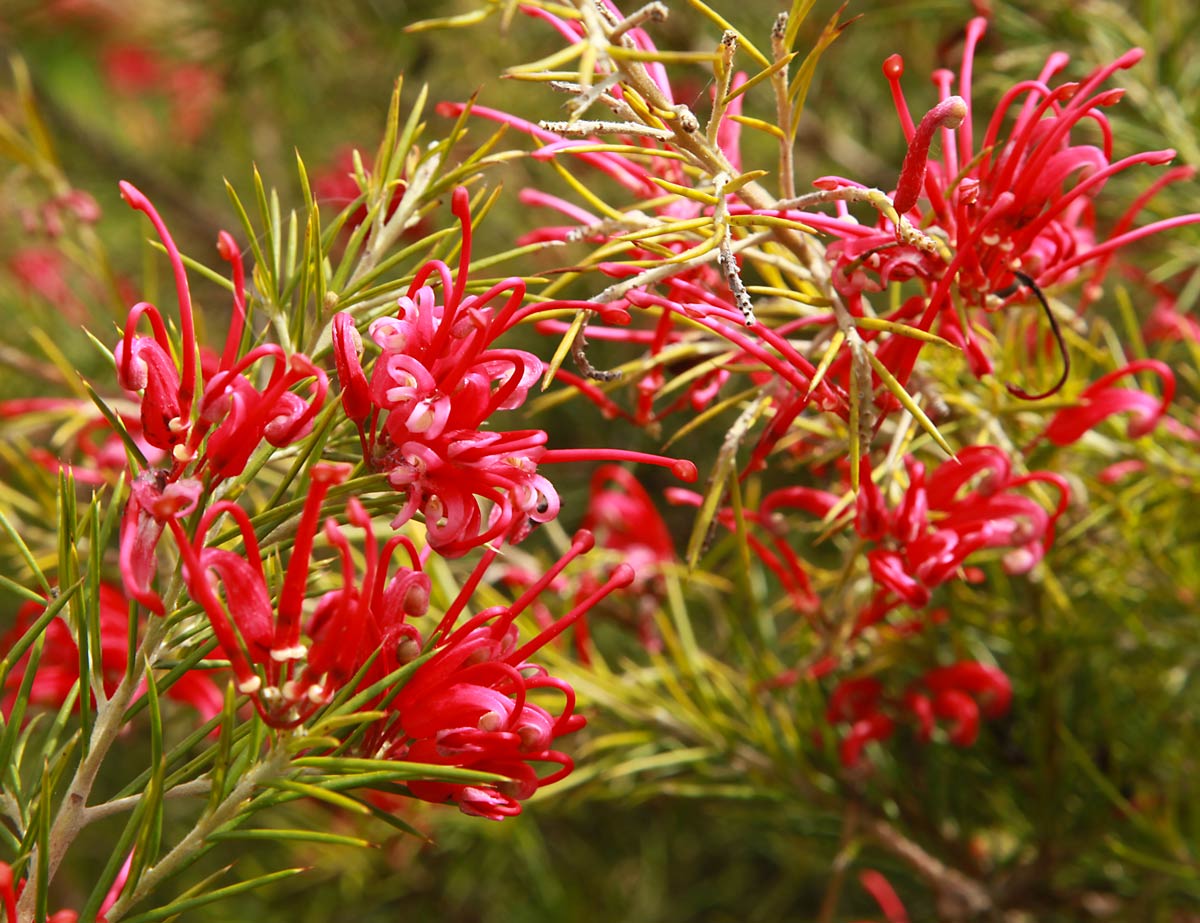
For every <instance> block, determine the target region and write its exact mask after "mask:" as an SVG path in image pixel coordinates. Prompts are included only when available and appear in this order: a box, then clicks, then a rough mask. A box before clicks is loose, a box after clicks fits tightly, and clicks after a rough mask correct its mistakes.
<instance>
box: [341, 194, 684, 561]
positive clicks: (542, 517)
mask: <svg viewBox="0 0 1200 923" xmlns="http://www.w3.org/2000/svg"><path fill="white" fill-rule="evenodd" d="M452 209H453V212H454V214H455V216H456V217H457V218H458V219H459V222H460V223H461V226H462V250H461V254H460V257H459V266H458V272H457V274H453V275H452V273H451V271H450V268H449V267H448V266H447V265H446V264H445V263H443V262H441V261H440V260H433V261H430V262H429V263H426V264H425V265H424V266H423V267H422V268H421V269H420V270H419V271H418V272H417V274H416V277H415V278H414V279H413V282H412V284H411V285H410V286H409V290H408V294H407V295H405V296H403V297H402V298H401V299H400V302H399V307H400V310H399V313H398V314H397V315H396V316H395V317H384V318H380V319H378V320H376V321H374V322H372V324H371V326H370V336H371V338H372V339H373V340H374V341H375V343H376V345H378V346H379V348H380V350H381V352H380V355H379V356H378V357H377V358H376V359H375V361H374V368H373V371H372V373H371V376H370V378H369V379H368V378H367V375H366V372H365V371H364V370H363V368H362V364H361V357H362V351H363V350H362V338H361V335H360V334H359V332H358V331H357V329H356V328H355V326H354V321H353V318H352V317H351V316H350V315H349V314H348V313H346V312H342V313H340V314H338V315H336V316H335V317H334V319H333V345H334V358H335V361H336V363H337V370H338V378H339V380H340V382H341V385H342V406H343V409H344V410H345V411H346V414H347V416H349V417H350V418H351V419H352V420H354V422H355V424H356V425H357V426H358V431H359V440H360V443H361V447H362V452H363V458H364V460H365V461H366V462H367V463H368V464H369V465H370V466H371V467H372V468H374V469H375V470H378V471H383V472H385V473H386V474H387V478H388V481H389V483H390V484H391V485H392V486H393V487H395V488H396V489H397V490H401V491H403V492H404V494H405V502H404V505H403V506H402V507H401V509H400V512H399V513H398V514H397V515H396V517H395V519H394V520H393V526H394V527H399V526H401V525H403V524H404V523H405V522H407V521H408V520H410V519H411V518H412V517H413V516H414V515H416V514H417V513H418V512H420V513H421V514H422V516H423V517H424V520H425V525H426V528H427V530H428V535H429V543H430V545H431V547H433V548H434V549H435V550H436V551H438V553H440V554H442V555H445V556H447V557H456V556H460V555H462V554H465V553H466V552H467V551H469V550H470V549H471V548H475V547H478V546H480V545H483V544H485V543H487V542H490V541H493V540H507V541H519V540H520V539H521V538H522V537H523V536H524V535H525V534H526V533H527V532H528V530H529V527H530V524H531V523H533V522H547V521H549V520H550V519H553V518H554V517H555V516H556V515H557V513H558V503H559V501H558V494H557V492H556V491H555V489H554V487H553V485H552V484H551V483H550V482H549V481H548V480H547V479H546V478H545V477H544V476H542V475H541V474H540V473H539V471H538V466H539V464H540V463H544V462H553V461H581V460H585V459H587V458H610V459H614V460H616V459H629V460H634V461H648V462H651V463H653V464H660V465H666V466H670V467H672V468H673V470H675V471H676V473H678V474H679V475H680V476H681V477H684V478H686V479H689V480H691V479H694V477H695V466H694V465H692V464H691V463H690V462H682V461H675V460H671V459H664V458H661V457H659V456H652V455H646V454H644V453H637V452H626V451H622V450H617V449H612V450H606V451H596V452H589V451H585V450H557V451H555V450H548V449H546V448H545V442H546V434H545V433H544V432H542V431H541V430H516V431H509V432H504V431H500V430H496V429H485V427H486V426H488V425H489V423H490V422H491V418H492V416H493V414H495V413H498V412H500V411H504V410H512V409H515V408H517V407H519V406H521V404H522V403H523V402H524V400H525V397H526V395H527V394H528V392H529V389H530V387H531V386H532V385H533V383H534V382H535V381H537V379H538V377H539V376H540V375H541V374H542V372H543V365H542V363H541V360H539V359H538V358H537V357H535V356H534V355H532V354H531V353H527V352H524V351H523V350H518V349H504V348H497V347H494V346H493V345H492V344H493V343H494V342H495V340H496V339H497V338H498V337H499V336H500V335H501V334H503V333H504V332H506V331H507V330H509V329H510V328H511V327H512V326H513V325H515V324H516V323H518V322H520V321H521V320H523V319H524V318H525V317H527V316H529V315H530V314H531V313H535V312H536V311H539V310H544V309H545V307H546V306H545V305H532V306H526V307H522V302H523V300H524V298H525V285H524V283H523V282H522V280H520V279H518V278H511V279H505V280H503V281H502V282H499V283H497V284H496V285H494V286H492V287H491V288H490V289H488V290H487V291H486V292H484V293H482V294H480V295H467V294H466V286H467V270H468V267H469V264H470V258H471V223H470V209H469V201H468V197H467V191H466V190H465V189H463V188H461V187H460V188H458V189H456V190H455V192H454V195H453V200H452ZM435 276H436V278H437V279H438V281H440V283H441V297H440V302H439V297H438V293H437V292H435V290H434V288H433V286H432V285H430V284H429V280H430V279H431V277H435ZM501 296H504V297H505V300H504V303H503V304H502V305H501V306H500V307H499V308H493V307H491V306H490V305H491V302H492V301H494V300H496V299H497V298H500V297H501ZM481 500H486V501H490V504H491V508H490V511H489V512H488V513H487V515H486V517H485V513H484V509H483V507H482V506H481V505H480V501H481Z"/></svg>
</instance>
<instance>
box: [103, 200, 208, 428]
mask: <svg viewBox="0 0 1200 923" xmlns="http://www.w3.org/2000/svg"><path fill="white" fill-rule="evenodd" d="M118 186H119V188H120V190H121V198H122V199H124V200H125V201H126V202H127V203H129V206H130V207H131V208H133V209H134V210H135V211H140V212H142V213H143V214H144V215H145V216H146V217H147V218H149V219H150V223H151V224H153V225H154V230H155V231H156V232H157V233H158V236H159V239H160V240H161V241H162V244H163V247H164V248H165V249H166V251H167V258H168V259H169V260H170V261H171V270H172V272H173V273H174V276H175V293H176V296H177V297H178V299H179V320H180V329H181V332H182V334H183V355H182V358H183V373H182V375H181V376H180V379H181V380H180V385H179V402H180V405H181V406H182V408H183V414H184V419H185V420H186V419H187V418H188V417H189V416H190V415H191V409H192V399H193V397H194V396H195V394H196V389H197V386H198V385H197V374H196V372H197V370H196V331H195V323H194V318H193V316H192V295H191V291H190V289H189V288H188V280H187V272H186V270H185V269H184V266H183V256H182V255H181V254H180V252H179V248H178V247H177V246H175V240H174V238H172V237H171V232H170V231H168V230H167V225H166V222H165V221H163V219H162V216H161V215H160V214H159V213H158V210H157V209H156V208H155V207H154V205H153V204H151V202H150V200H149V199H148V198H146V196H145V195H144V194H143V193H142V191H141V190H140V189H138V188H137V187H136V186H134V185H133V184H132V183H130V182H128V181H127V180H121V182H120V183H119V184H118Z"/></svg>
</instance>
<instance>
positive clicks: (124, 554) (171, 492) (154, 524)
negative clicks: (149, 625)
mask: <svg viewBox="0 0 1200 923" xmlns="http://www.w3.org/2000/svg"><path fill="white" fill-rule="evenodd" d="M202 493H203V487H202V485H201V484H200V482H199V481H197V480H195V479H193V478H180V479H178V480H175V481H171V480H170V479H169V478H168V476H167V473H166V472H165V471H163V470H161V469H154V470H151V471H143V472H142V473H141V474H139V475H138V476H137V477H136V478H134V481H133V483H132V484H131V485H130V487H129V500H128V502H127V503H126V504H125V513H124V515H123V516H122V517H121V537H120V560H121V580H122V581H123V582H124V584H125V592H127V593H128V594H129V595H130V597H132V598H133V599H135V600H137V601H138V602H139V603H141V604H142V605H143V606H145V607H146V608H147V609H149V610H150V611H151V612H153V613H155V614H156V615H163V614H165V611H166V610H165V609H164V606H163V601H162V598H161V597H160V596H159V595H158V593H157V592H155V590H154V588H153V582H154V577H155V575H156V574H157V573H158V554H157V551H158V540H159V539H160V538H162V534H163V530H164V529H165V528H166V526H167V523H169V522H176V521H177V520H178V519H179V518H180V517H182V516H187V515H188V514H190V513H191V512H193V511H194V510H195V509H196V506H197V505H198V504H199V502H200V497H201V495H202Z"/></svg>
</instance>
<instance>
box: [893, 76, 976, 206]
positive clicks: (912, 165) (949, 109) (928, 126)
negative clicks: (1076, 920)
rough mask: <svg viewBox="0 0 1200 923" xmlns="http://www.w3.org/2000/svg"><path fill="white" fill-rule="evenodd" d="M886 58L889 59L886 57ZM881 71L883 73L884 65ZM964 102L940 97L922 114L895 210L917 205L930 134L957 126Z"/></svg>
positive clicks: (898, 187) (963, 114)
mask: <svg viewBox="0 0 1200 923" xmlns="http://www.w3.org/2000/svg"><path fill="white" fill-rule="evenodd" d="M889 60H890V59H889ZM884 73H885V74H886V73H887V69H886V66H885V69H884ZM967 113H968V110H967V104H966V101H965V100H964V99H963V98H962V97H961V96H951V97H949V98H947V99H944V100H942V101H941V102H940V103H938V104H937V105H936V106H934V107H933V108H932V109H930V110H929V111H928V112H926V113H925V116H924V118H922V119H921V124H919V125H918V126H917V130H916V133H915V134H914V135H913V138H912V140H911V141H910V142H909V145H908V153H907V154H905V155H904V164H903V165H902V166H901V168H900V181H899V183H897V185H896V195H895V197H894V198H893V204H894V205H895V207H896V211H897V212H899V213H900V214H901V215H903V214H904V213H905V212H906V211H908V210H909V209H911V208H912V207H913V206H914V205H916V204H917V198H918V197H919V196H920V194H921V187H922V186H923V185H924V184H925V169H926V166H927V164H928V162H929V146H930V144H932V143H933V135H934V132H936V131H937V130H938V129H939V128H949V129H954V128H958V127H959V126H960V125H961V124H962V123H963V120H964V119H965V118H966V117H967Z"/></svg>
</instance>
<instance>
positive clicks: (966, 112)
mask: <svg viewBox="0 0 1200 923" xmlns="http://www.w3.org/2000/svg"><path fill="white" fill-rule="evenodd" d="M986 28H987V21H986V19H983V18H976V19H973V20H971V22H970V23H969V24H968V26H967V29H966V43H965V48H964V51H963V58H962V65H961V67H960V70H959V73H958V74H957V87H955V86H954V82H955V78H956V75H955V74H953V73H952V72H950V71H948V70H939V71H937V72H935V73H934V83H935V84H936V85H937V87H938V91H939V96H940V101H939V102H938V103H937V104H936V105H935V106H934V107H933V108H932V109H931V110H930V111H929V112H928V113H926V115H925V116H924V117H923V118H922V119H921V120H920V121H919V122H918V123H914V120H913V117H912V116H911V115H910V112H909V108H908V103H907V101H906V100H905V98H904V94H903V91H902V90H901V88H900V80H901V77H902V75H903V73H904V62H903V59H902V58H901V57H900V56H899V55H893V56H892V57H890V58H888V59H887V61H885V62H884V66H883V71H884V75H885V76H886V78H887V80H888V82H889V83H890V84H891V87H892V95H893V98H894V101H895V104H896V109H897V112H898V114H899V117H900V122H901V125H902V127H903V129H904V133H905V136H906V138H907V139H908V143H909V151H908V156H907V157H906V158H905V160H904V164H903V168H902V170H901V174H900V178H899V181H898V184H897V187H896V191H895V194H894V199H893V200H894V204H895V207H896V211H897V212H898V213H899V215H900V217H901V218H902V219H903V221H904V223H905V224H906V226H907V227H909V228H911V227H917V228H922V229H923V230H924V231H925V232H926V236H925V237H924V238H923V239H921V240H920V241H918V239H917V238H915V237H913V236H911V235H909V234H907V233H906V231H905V229H904V228H903V227H902V226H901V225H900V224H898V223H896V222H895V221H894V220H892V219H889V218H886V217H883V218H881V219H880V221H879V223H878V224H877V225H876V226H875V227H866V226H863V225H859V224H857V223H851V222H850V221H846V220H844V218H843V217H839V218H836V219H830V218H829V216H820V215H813V214H809V213H805V212H800V211H794V210H793V211H788V212H787V213H786V214H787V216H788V217H792V218H795V219H797V220H801V221H805V222H806V223H809V224H812V225H814V226H817V227H819V228H820V229H821V230H822V231H826V232H828V233H831V234H833V235H834V236H835V237H836V238H837V240H836V241H835V242H834V243H833V244H832V245H831V246H830V247H829V251H828V255H829V257H830V259H831V260H832V261H833V262H834V264H835V267H836V269H835V273H834V281H835V284H836V285H837V286H838V288H839V289H840V290H841V292H842V293H843V295H844V296H846V297H847V298H848V299H850V302H851V303H850V307H851V310H852V311H854V313H859V311H858V309H857V307H856V301H857V299H859V298H861V296H862V293H863V292H864V291H877V290H879V289H881V288H882V287H883V286H884V285H886V284H887V283H889V282H891V281H897V280H904V279H913V278H915V279H917V280H919V281H920V282H921V283H922V284H923V285H924V287H925V289H926V297H925V299H924V300H923V301H921V302H920V303H919V305H918V306H917V307H916V308H915V310H908V311H906V312H904V315H903V316H900V315H898V316H897V317H895V318H894V319H897V320H901V319H903V320H905V322H907V323H913V324H916V325H917V326H920V327H921V328H923V329H927V330H928V329H930V328H931V327H932V325H933V324H934V323H935V322H936V321H940V323H941V333H942V335H943V336H945V337H946V338H947V339H950V340H951V341H952V342H954V343H956V344H958V345H960V346H963V347H964V349H965V351H966V355H967V358H968V360H969V361H970V362H971V365H972V368H973V369H974V371H975V372H976V373H977V374H983V373H985V372H989V371H991V360H990V358H989V357H988V356H987V355H986V354H985V352H984V351H983V349H982V346H981V344H980V343H979V342H977V338H976V337H974V336H973V335H972V332H971V330H970V328H969V327H968V328H966V329H964V328H963V327H962V325H961V324H960V323H959V314H958V313H957V312H956V311H955V310H954V309H953V307H954V302H955V299H957V302H958V304H959V306H960V307H963V308H972V307H974V308H983V309H985V310H988V311H992V310H996V309H997V308H999V307H1002V306H1003V305H1006V304H1008V303H1011V302H1013V301H1016V300H1021V301H1028V300H1029V299H1031V298H1032V297H1034V296H1039V297H1040V295H1039V291H1038V290H1040V289H1046V288H1049V287H1050V286H1054V285H1063V284H1066V283H1068V282H1070V281H1071V280H1072V279H1074V278H1075V277H1076V276H1077V275H1078V274H1079V273H1080V272H1081V271H1083V270H1084V269H1085V268H1086V267H1088V266H1089V265H1090V266H1093V267H1094V274H1093V275H1094V279H1093V281H1094V282H1095V281H1098V280H1099V279H1100V278H1102V277H1103V275H1104V273H1105V272H1106V270H1107V267H1108V263H1109V261H1110V259H1111V257H1112V255H1113V254H1114V253H1115V252H1116V251H1117V250H1119V249H1121V248H1123V247H1125V246H1127V245H1128V244H1131V243H1133V242H1134V241H1137V240H1140V239H1141V238H1143V237H1146V236H1149V235H1151V234H1156V233H1158V232H1160V231H1163V230H1166V229H1168V228H1172V227H1176V226H1178V225H1181V224H1185V223H1190V222H1194V221H1197V220H1200V215H1194V214H1193V215H1183V216H1180V217H1176V218H1170V219H1165V220H1162V221H1156V222H1153V223H1150V224H1147V225H1144V226H1142V227H1138V228H1134V227H1133V226H1132V225H1133V219H1134V216H1135V214H1136V212H1137V211H1138V210H1140V209H1141V207H1142V206H1144V205H1145V204H1146V200H1147V198H1148V196H1146V197H1140V198H1139V199H1138V200H1137V201H1136V202H1135V203H1134V205H1133V206H1132V207H1131V208H1130V210H1129V211H1127V212H1126V213H1125V215H1124V216H1123V217H1122V218H1120V219H1119V220H1118V221H1117V223H1116V224H1115V225H1114V226H1113V228H1112V230H1111V232H1110V233H1109V235H1108V236H1107V237H1105V236H1104V234H1103V233H1102V232H1100V231H1099V230H1098V229H1097V227H1096V221H1095V210H1094V202H1095V200H1096V199H1097V197H1098V196H1099V195H1100V193H1101V191H1102V190H1103V187H1104V185H1105V184H1106V182H1107V181H1108V179H1110V178H1111V177H1112V176H1114V175H1115V174H1117V173H1120V172H1122V171H1124V170H1127V169H1129V168H1131V167H1134V166H1136V165H1138V164H1151V165H1161V164H1165V163H1168V162H1169V161H1170V160H1172V159H1173V158H1174V157H1175V151H1173V150H1160V151H1146V152H1142V153H1138V154H1134V155H1131V156H1128V157H1124V158H1121V159H1114V156H1113V137H1112V132H1111V130H1110V128H1109V123H1108V119H1107V117H1106V116H1105V114H1104V110H1105V109H1106V108H1108V107H1109V106H1111V105H1114V104H1115V103H1116V102H1118V101H1119V100H1120V98H1121V96H1122V94H1123V91H1122V90H1119V89H1105V88H1104V86H1103V85H1104V83H1105V82H1106V81H1107V80H1108V79H1109V78H1110V77H1111V76H1112V75H1113V74H1114V73H1116V72H1117V71H1119V70H1123V69H1126V68H1129V67H1132V66H1133V65H1134V64H1136V63H1137V62H1138V61H1139V60H1140V59H1141V57H1142V51H1141V49H1136V48H1135V49H1133V50H1131V51H1129V52H1126V53H1125V54H1123V55H1121V56H1120V57H1119V58H1117V59H1116V60H1115V61H1113V62H1112V63H1111V64H1108V65H1106V66H1104V67H1101V68H1099V69H1097V70H1096V71H1094V72H1092V73H1091V74H1088V75H1087V76H1086V77H1084V78H1083V79H1082V80H1080V81H1078V82H1067V83H1059V84H1057V85H1054V84H1053V83H1052V81H1053V78H1054V77H1055V76H1056V75H1058V74H1059V73H1061V72H1062V70H1063V69H1064V68H1065V67H1066V64H1067V60H1068V59H1067V56H1066V55H1065V54H1062V53H1055V54H1053V55H1051V56H1050V58H1049V59H1048V60H1047V62H1046V65H1045V67H1044V68H1043V69H1042V72H1041V73H1040V74H1039V75H1038V76H1037V78H1036V79H1032V80H1025V81H1022V82H1020V83H1017V84H1016V85H1015V86H1013V87H1012V88H1011V89H1010V90H1009V91H1008V92H1007V93H1005V94H1004V96H1003V97H1002V99H1001V100H1000V103H999V105H998V106H997V107H996V110H995V112H994V113H992V115H991V116H990V117H989V118H988V119H987V124H986V127H985V128H984V130H983V134H982V137H981V139H980V140H979V142H978V145H977V144H976V137H975V125H976V123H977V121H979V119H978V113H976V112H975V110H974V107H973V104H972V94H971V91H972V74H973V69H974V63H975V51H976V48H977V46H978V44H979V41H980V39H981V37H982V36H983V33H984V31H985V30H986ZM955 89H957V95H955V94H954V92H953V91H954V90H955ZM1081 123H1094V124H1095V125H1096V126H1098V127H1099V129H1100V133H1101V143H1100V144H1099V146H1097V145H1095V144H1092V143H1088V142H1084V141H1082V140H1079V139H1078V138H1077V137H1075V136H1076V135H1077V134H1078V132H1077V128H1078V127H1079V126H1080V125H1081ZM937 135H940V137H941V157H940V159H937V160H934V159H931V158H930V157H929V151H930V146H931V141H932V140H933V139H934V137H935V136H937ZM1188 175H1190V174H1189V173H1188V172H1187V171H1185V170H1183V171H1181V170H1175V171H1170V172H1169V173H1168V174H1167V175H1166V176H1165V177H1164V178H1163V181H1162V182H1161V183H1156V184H1155V185H1154V187H1153V189H1154V191H1157V190H1158V189H1160V188H1161V187H1162V185H1165V183H1166V182H1174V181H1178V180H1180V179H1183V178H1185V177H1186V176H1188ZM817 186H818V188H819V189H824V190H829V191H835V190H838V189H841V188H851V187H856V186H858V184H856V183H854V182H853V181H851V180H845V179H842V178H840V177H825V178H823V179H822V180H820V181H818V183H817ZM1094 287H1095V286H1093V288H1094ZM1093 294H1094V293H1093V292H1092V291H1091V290H1089V291H1088V293H1087V295H1086V297H1089V298H1090V297H1092V296H1093ZM983 322H984V321H982V319H980V318H979V317H976V318H975V319H974V321H973V323H983ZM919 349H920V343H919V341H915V340H913V339H911V338H904V337H893V338H891V340H890V341H889V342H888V344H887V345H886V347H884V348H882V349H881V350H880V358H881V359H882V360H884V361H885V364H886V365H887V367H888V368H889V369H890V370H892V371H893V373H895V374H896V375H897V377H898V378H900V379H901V380H902V381H904V380H907V377H908V374H909V373H910V371H911V369H912V365H913V362H914V361H915V356H916V352H917V351H918V350H919Z"/></svg>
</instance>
